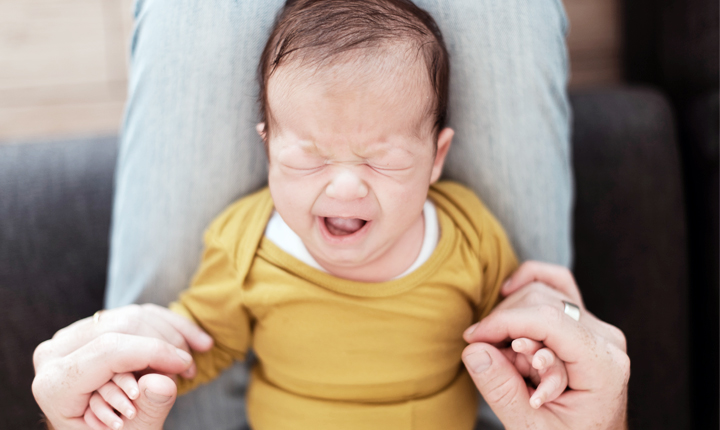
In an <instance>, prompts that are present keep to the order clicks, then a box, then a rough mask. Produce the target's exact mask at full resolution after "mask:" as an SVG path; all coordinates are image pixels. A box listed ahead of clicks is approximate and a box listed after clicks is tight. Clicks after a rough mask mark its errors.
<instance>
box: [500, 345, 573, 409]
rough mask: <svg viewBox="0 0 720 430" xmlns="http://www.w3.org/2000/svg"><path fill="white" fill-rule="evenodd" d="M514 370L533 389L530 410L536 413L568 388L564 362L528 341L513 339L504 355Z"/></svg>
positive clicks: (550, 351)
mask: <svg viewBox="0 0 720 430" xmlns="http://www.w3.org/2000/svg"><path fill="white" fill-rule="evenodd" d="M505 355H506V356H507V357H508V359H509V360H510V361H511V362H513V363H515V368H517V370H518V372H519V373H520V374H521V375H522V376H523V377H525V378H528V379H530V381H531V382H532V383H533V385H535V387H536V388H535V390H534V392H531V396H530V406H532V407H533V408H535V409H538V408H539V407H540V406H542V405H543V404H544V403H549V402H552V401H553V400H555V399H557V398H558V397H559V396H560V394H562V393H563V392H564V391H565V389H566V388H567V385H568V375H567V370H566V369H565V362H563V361H562V360H560V359H558V358H557V356H556V355H555V353H554V352H553V351H552V350H551V349H550V348H546V347H545V346H544V345H543V344H542V342H538V341H535V340H532V339H528V338H519V339H515V340H514V341H513V342H512V350H510V349H508V350H506V352H505Z"/></svg>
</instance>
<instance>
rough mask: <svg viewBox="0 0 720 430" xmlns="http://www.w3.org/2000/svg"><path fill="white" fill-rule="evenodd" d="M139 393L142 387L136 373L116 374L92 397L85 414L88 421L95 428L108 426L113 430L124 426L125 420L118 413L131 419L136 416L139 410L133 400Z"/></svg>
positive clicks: (101, 428) (104, 429)
mask: <svg viewBox="0 0 720 430" xmlns="http://www.w3.org/2000/svg"><path fill="white" fill-rule="evenodd" d="M139 395H140V388H139V386H138V383H137V380H136V379H135V375H133V374H132V373H118V374H116V375H115V376H113V378H112V380H110V381H108V382H107V383H106V384H105V385H103V386H102V387H100V388H99V389H98V390H97V391H95V392H94V393H93V394H92V396H91V397H90V404H89V406H90V411H88V412H87V413H86V414H85V416H86V422H87V423H88V424H90V426H91V427H93V429H94V430H107V428H108V427H109V428H111V429H113V430H118V429H120V428H122V427H123V420H122V418H120V417H119V416H118V415H117V413H120V414H122V415H124V416H125V417H127V418H128V419H130V420H131V419H133V418H135V415H137V410H136V409H135V406H134V405H133V402H132V400H135V399H137V398H138V396H139ZM116 411H117V412H116ZM93 415H94V416H93ZM88 418H89V419H88ZM105 426H107V427H105Z"/></svg>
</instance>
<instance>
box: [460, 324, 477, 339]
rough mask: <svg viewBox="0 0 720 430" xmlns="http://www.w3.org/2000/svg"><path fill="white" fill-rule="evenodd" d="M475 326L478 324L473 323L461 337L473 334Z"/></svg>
mask: <svg viewBox="0 0 720 430" xmlns="http://www.w3.org/2000/svg"><path fill="white" fill-rule="evenodd" d="M477 326H478V323H475V324H473V325H471V326H470V327H468V328H467V330H465V333H463V336H470V335H471V334H473V332H474V331H475V329H476V328H477Z"/></svg>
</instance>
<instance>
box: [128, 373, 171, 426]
mask: <svg viewBox="0 0 720 430" xmlns="http://www.w3.org/2000/svg"><path fill="white" fill-rule="evenodd" d="M138 385H139V387H140V396H139V397H138V398H137V399H136V400H135V401H134V402H135V407H136V408H137V416H135V418H133V419H132V420H129V421H127V420H126V423H127V425H126V426H125V427H124V428H125V429H126V430H162V428H163V424H165V419H166V418H167V415H168V413H170V409H172V407H173V405H174V404H175V399H176V398H177V386H176V385H175V382H174V381H173V380H172V379H170V378H169V377H167V376H165V375H160V374H157V373H149V374H147V375H144V376H143V377H142V378H140V380H139V381H138Z"/></svg>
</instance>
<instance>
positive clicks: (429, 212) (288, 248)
mask: <svg viewBox="0 0 720 430" xmlns="http://www.w3.org/2000/svg"><path fill="white" fill-rule="evenodd" d="M423 216H424V217H425V235H424V237H423V244H422V247H421V248H420V254H419V255H418V257H417V259H415V262H414V263H413V264H412V265H410V267H409V268H408V269H407V270H406V271H404V272H403V273H401V274H399V275H398V276H396V277H395V278H393V279H397V278H402V277H403V276H407V275H409V274H410V273H412V272H413V271H415V270H416V269H417V268H418V267H420V266H422V264H423V263H425V262H426V261H427V260H428V258H430V256H431V255H432V253H433V251H435V247H437V244H438V240H439V239H440V226H439V224H438V219H437V210H436V209H435V205H434V204H433V203H432V202H431V201H430V200H426V201H425V204H424V205H423ZM265 237H266V238H268V239H270V241H272V242H273V243H274V244H275V245H277V246H278V247H279V248H280V249H282V250H283V251H285V252H287V253H288V254H290V255H292V256H293V257H295V258H296V259H298V260H300V261H302V262H303V263H305V264H307V265H308V266H310V267H314V268H315V269H318V270H321V271H323V272H327V270H325V269H324V268H323V267H322V266H320V264H318V262H317V261H315V259H314V258H313V257H312V255H310V253H309V252H308V250H307V248H305V244H304V243H303V242H302V240H301V239H300V236H298V235H297V234H295V232H294V231H292V230H291V229H290V227H289V226H288V225H287V224H286V223H285V221H284V220H283V219H282V217H281V216H280V214H279V213H277V211H273V214H272V216H271V217H270V221H268V223H267V226H266V227H265Z"/></svg>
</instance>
